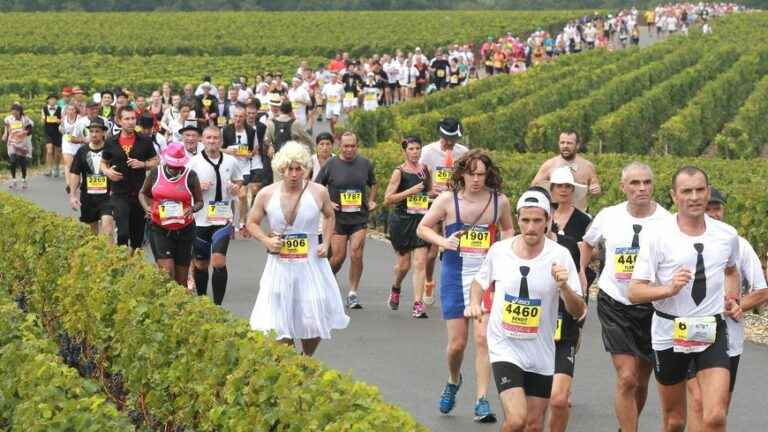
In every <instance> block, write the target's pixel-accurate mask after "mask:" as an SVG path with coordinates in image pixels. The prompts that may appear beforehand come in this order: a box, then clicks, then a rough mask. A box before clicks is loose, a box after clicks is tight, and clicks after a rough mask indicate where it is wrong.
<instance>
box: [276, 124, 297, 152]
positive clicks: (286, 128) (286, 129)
mask: <svg viewBox="0 0 768 432" xmlns="http://www.w3.org/2000/svg"><path fill="white" fill-rule="evenodd" d="M293 121H294V120H293V119H291V120H288V121H278V120H272V122H273V123H274V124H275V139H274V142H273V143H272V147H273V148H274V149H275V152H278V151H280V148H281V147H282V146H283V144H285V143H287V142H288V141H290V140H291V126H292V125H293Z"/></svg>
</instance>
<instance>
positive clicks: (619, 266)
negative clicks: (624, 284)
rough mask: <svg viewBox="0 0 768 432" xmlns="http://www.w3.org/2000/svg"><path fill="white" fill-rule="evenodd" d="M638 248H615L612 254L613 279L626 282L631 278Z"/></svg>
mask: <svg viewBox="0 0 768 432" xmlns="http://www.w3.org/2000/svg"><path fill="white" fill-rule="evenodd" d="M638 252H640V249H639V248H616V250H615V251H614V254H613V268H614V277H615V278H616V280H625V281H628V280H630V279H631V278H632V271H633V270H634V269H635V261H637V254H638Z"/></svg>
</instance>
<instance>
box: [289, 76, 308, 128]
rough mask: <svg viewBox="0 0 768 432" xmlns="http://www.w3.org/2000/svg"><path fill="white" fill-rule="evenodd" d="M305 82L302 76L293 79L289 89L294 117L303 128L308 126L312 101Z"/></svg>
mask: <svg viewBox="0 0 768 432" xmlns="http://www.w3.org/2000/svg"><path fill="white" fill-rule="evenodd" d="M303 83H304V81H303V80H302V79H301V77H300V76H298V75H297V76H295V77H293V81H292V82H291V88H290V89H288V100H289V101H291V107H292V108H293V115H294V116H295V117H296V123H298V124H300V125H301V126H302V127H306V124H307V108H308V107H309V104H310V103H312V100H311V99H310V97H309V92H308V91H307V89H306V88H305V86H304V85H303Z"/></svg>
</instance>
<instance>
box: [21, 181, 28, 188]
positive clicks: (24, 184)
mask: <svg viewBox="0 0 768 432" xmlns="http://www.w3.org/2000/svg"><path fill="white" fill-rule="evenodd" d="M21 190H27V179H22V180H21Z"/></svg>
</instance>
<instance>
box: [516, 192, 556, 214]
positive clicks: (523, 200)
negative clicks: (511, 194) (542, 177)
mask: <svg viewBox="0 0 768 432" xmlns="http://www.w3.org/2000/svg"><path fill="white" fill-rule="evenodd" d="M526 207H538V208H540V209H542V210H544V212H545V213H546V214H549V211H550V207H549V199H547V196H546V195H544V194H543V193H541V192H539V191H535V190H529V191H525V192H524V193H523V194H522V195H520V199H518V200H517V211H518V212H519V211H520V209H521V208H526Z"/></svg>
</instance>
